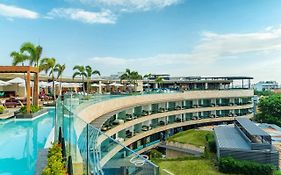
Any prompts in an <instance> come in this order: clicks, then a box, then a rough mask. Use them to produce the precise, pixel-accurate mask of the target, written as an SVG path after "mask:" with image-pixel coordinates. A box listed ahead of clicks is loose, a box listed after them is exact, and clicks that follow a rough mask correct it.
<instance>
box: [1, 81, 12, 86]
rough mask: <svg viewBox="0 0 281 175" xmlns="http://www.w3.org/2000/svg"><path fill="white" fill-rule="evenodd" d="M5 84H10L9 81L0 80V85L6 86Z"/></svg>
mask: <svg viewBox="0 0 281 175" xmlns="http://www.w3.org/2000/svg"><path fill="white" fill-rule="evenodd" d="M7 85H10V83H8V82H5V81H2V80H0V86H7Z"/></svg>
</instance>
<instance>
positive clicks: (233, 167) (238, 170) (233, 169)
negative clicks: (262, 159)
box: [219, 157, 276, 175]
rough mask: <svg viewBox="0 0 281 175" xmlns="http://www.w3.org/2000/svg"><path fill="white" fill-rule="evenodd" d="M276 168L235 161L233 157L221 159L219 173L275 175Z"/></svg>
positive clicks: (268, 165)
mask: <svg viewBox="0 0 281 175" xmlns="http://www.w3.org/2000/svg"><path fill="white" fill-rule="evenodd" d="M275 170H276V168H275V167H274V166H273V165H270V164H261V163H256V162H252V161H245V160H235V159H233V158H232V157H223V158H220V159H219V171H221V172H223V173H232V174H233V173H234V174H245V175H257V174H259V175H273V174H274V172H275Z"/></svg>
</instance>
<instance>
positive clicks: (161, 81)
mask: <svg viewBox="0 0 281 175" xmlns="http://www.w3.org/2000/svg"><path fill="white" fill-rule="evenodd" d="M155 83H157V84H158V85H159V87H161V84H163V83H164V80H163V78H162V77H160V76H157V77H156V79H155Z"/></svg>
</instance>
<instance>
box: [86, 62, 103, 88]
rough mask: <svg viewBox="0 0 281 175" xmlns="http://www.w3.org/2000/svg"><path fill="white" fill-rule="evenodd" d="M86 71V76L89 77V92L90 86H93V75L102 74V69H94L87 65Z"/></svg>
mask: <svg viewBox="0 0 281 175" xmlns="http://www.w3.org/2000/svg"><path fill="white" fill-rule="evenodd" d="M85 71H86V78H87V91H88V93H89V92H90V91H89V90H90V87H91V83H90V81H91V78H92V76H93V75H99V76H100V71H98V70H93V69H92V67H91V66H89V65H88V66H86V67H85Z"/></svg>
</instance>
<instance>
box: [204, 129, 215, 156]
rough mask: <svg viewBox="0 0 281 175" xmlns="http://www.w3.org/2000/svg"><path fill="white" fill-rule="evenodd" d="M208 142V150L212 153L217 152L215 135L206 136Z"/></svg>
mask: <svg viewBox="0 0 281 175" xmlns="http://www.w3.org/2000/svg"><path fill="white" fill-rule="evenodd" d="M206 140H207V145H206V146H207V147H208V150H209V151H210V152H212V153H216V152H217V147H216V141H215V137H214V134H213V133H209V134H207V135H206Z"/></svg>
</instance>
